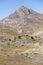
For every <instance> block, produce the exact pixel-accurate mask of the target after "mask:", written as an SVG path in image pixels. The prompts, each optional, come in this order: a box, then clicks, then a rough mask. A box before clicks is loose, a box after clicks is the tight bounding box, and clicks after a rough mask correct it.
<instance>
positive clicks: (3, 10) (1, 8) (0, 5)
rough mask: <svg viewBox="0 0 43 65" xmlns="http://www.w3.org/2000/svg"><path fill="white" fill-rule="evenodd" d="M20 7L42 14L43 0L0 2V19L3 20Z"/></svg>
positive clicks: (0, 0)
mask: <svg viewBox="0 0 43 65" xmlns="http://www.w3.org/2000/svg"><path fill="white" fill-rule="evenodd" d="M22 5H24V6H26V7H28V8H31V9H33V10H35V11H37V12H39V13H42V14H43V0H0V19H3V18H5V17H6V16H8V15H9V14H11V13H12V12H14V11H15V10H16V9H17V8H19V7H20V6H22Z"/></svg>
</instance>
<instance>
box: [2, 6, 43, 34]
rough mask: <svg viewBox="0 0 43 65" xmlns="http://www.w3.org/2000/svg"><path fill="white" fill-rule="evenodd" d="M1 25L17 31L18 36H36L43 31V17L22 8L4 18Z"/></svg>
mask: <svg viewBox="0 0 43 65" xmlns="http://www.w3.org/2000/svg"><path fill="white" fill-rule="evenodd" d="M1 23H2V24H3V26H4V27H5V26H6V27H9V28H11V29H10V30H15V31H16V32H17V33H18V34H28V35H35V34H36V33H37V32H39V31H42V30H43V29H42V27H43V15H42V14H39V13H37V12H35V11H33V10H32V9H28V8H27V7H25V6H21V7H20V8H19V9H17V10H16V11H15V12H13V13H11V14H10V15H9V16H8V17H6V18H4V19H3V20H2V21H1Z"/></svg>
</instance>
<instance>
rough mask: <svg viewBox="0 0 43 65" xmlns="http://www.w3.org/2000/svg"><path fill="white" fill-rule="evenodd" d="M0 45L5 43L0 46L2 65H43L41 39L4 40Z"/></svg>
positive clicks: (18, 38)
mask: <svg viewBox="0 0 43 65" xmlns="http://www.w3.org/2000/svg"><path fill="white" fill-rule="evenodd" d="M36 38H37V39H36ZM2 40H4V41H2ZM28 40H31V41H29V42H28ZM37 40H38V41H37ZM24 41H25V42H24ZM26 42H27V43H26ZM0 43H3V44H2V45H1V44H0V65H43V45H42V42H40V41H39V37H29V36H27V35H26V36H23V37H21V36H19V37H16V38H14V39H11V38H9V40H8V39H7V40H6V39H3V38H2V39H1V40H0ZM23 43H24V44H23Z"/></svg>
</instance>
